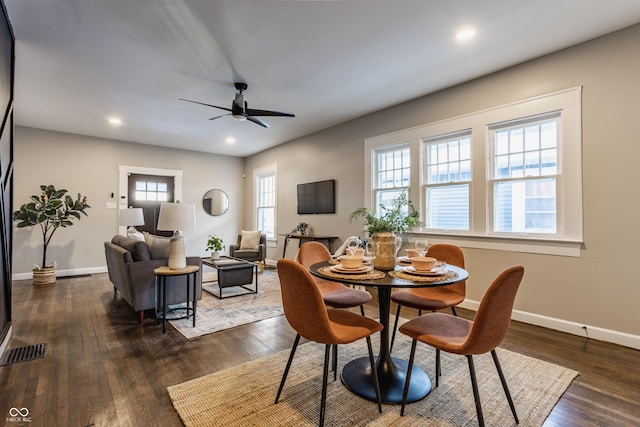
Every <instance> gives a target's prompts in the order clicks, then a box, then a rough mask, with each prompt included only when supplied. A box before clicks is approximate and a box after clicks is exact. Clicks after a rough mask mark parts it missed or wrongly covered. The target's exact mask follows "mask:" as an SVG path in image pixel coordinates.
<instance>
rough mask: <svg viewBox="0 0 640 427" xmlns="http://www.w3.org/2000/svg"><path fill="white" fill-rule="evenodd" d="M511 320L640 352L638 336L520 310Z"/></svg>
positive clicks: (473, 304) (471, 304)
mask: <svg viewBox="0 0 640 427" xmlns="http://www.w3.org/2000/svg"><path fill="white" fill-rule="evenodd" d="M479 305H480V303H479V302H478V301H473V300H469V299H465V300H464V301H463V302H462V304H460V307H462V308H467V309H469V310H473V311H477V310H478V306H479ZM511 318H512V319H513V320H517V321H519V322H523V323H528V324H531V325H536V326H541V327H543V328H549V329H553V330H556V331H560V332H566V333H568V334H572V335H578V336H582V337H588V338H593V339H595V340H599V341H606V342H610V343H613V344H618V345H622V346H625V347H630V348H634V349H636V350H640V336H638V335H632V334H627V333H625V332H619V331H614V330H611V329H604V328H599V327H597V326H591V325H585V324H581V323H576V322H571V321H568V320H563V319H557V318H555V317H548V316H543V315H541V314H535V313H529V312H526V311H521V310H513V312H512V314H511Z"/></svg>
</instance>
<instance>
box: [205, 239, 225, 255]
mask: <svg viewBox="0 0 640 427" xmlns="http://www.w3.org/2000/svg"><path fill="white" fill-rule="evenodd" d="M223 249H224V242H223V241H222V237H218V236H209V240H207V250H208V251H211V259H218V258H220V251H221V250H223Z"/></svg>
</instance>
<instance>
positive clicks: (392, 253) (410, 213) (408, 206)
mask: <svg viewBox="0 0 640 427" xmlns="http://www.w3.org/2000/svg"><path fill="white" fill-rule="evenodd" d="M380 210H381V211H382V213H381V214H380V215H377V214H376V212H375V211H374V210H372V209H368V208H359V209H356V210H355V211H354V212H353V213H351V215H350V216H349V221H350V222H351V221H353V220H354V219H358V218H363V220H364V226H365V227H366V228H367V231H368V234H369V237H370V238H371V240H372V241H373V243H374V244H377V245H376V246H377V253H376V257H375V259H374V261H373V265H374V267H375V268H377V269H380V270H393V269H394V268H395V265H396V253H397V251H398V249H400V244H401V239H400V238H399V237H397V236H396V234H395V233H404V232H405V231H407V230H409V229H411V228H413V227H416V226H418V225H420V213H419V212H418V211H417V210H416V209H415V207H414V206H413V203H412V202H411V200H409V196H408V195H407V193H406V192H404V191H403V192H402V193H400V195H399V196H398V198H397V199H396V200H395V203H394V204H393V206H391V207H389V206H385V205H382V204H381V205H380Z"/></svg>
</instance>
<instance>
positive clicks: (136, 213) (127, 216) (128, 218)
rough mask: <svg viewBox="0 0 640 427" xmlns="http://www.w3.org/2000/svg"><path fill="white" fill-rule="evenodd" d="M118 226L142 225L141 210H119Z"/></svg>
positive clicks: (142, 216)
mask: <svg viewBox="0 0 640 427" xmlns="http://www.w3.org/2000/svg"><path fill="white" fill-rule="evenodd" d="M120 225H132V226H136V225H144V215H143V214H142V208H129V209H120Z"/></svg>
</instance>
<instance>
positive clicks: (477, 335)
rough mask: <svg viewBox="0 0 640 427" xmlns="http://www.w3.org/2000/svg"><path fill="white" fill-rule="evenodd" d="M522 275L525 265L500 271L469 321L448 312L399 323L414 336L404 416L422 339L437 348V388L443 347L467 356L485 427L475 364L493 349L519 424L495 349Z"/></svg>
mask: <svg viewBox="0 0 640 427" xmlns="http://www.w3.org/2000/svg"><path fill="white" fill-rule="evenodd" d="M523 275H524V267H523V266H521V265H517V266H514V267H511V268H508V269H506V270H505V271H503V272H502V273H500V274H499V275H498V276H497V277H496V278H495V279H494V280H493V283H492V284H491V286H490V287H489V289H487V292H486V293H485V294H484V297H483V298H482V301H480V306H479V307H478V312H477V313H476V316H475V318H474V320H467V319H463V318H460V317H457V316H452V315H451V314H446V313H427V314H425V315H424V316H420V317H418V318H416V319H413V320H410V321H408V322H407V323H405V324H404V325H402V326H400V332H402V333H403V334H405V335H408V336H409V337H411V338H412V339H413V341H412V342H411V354H410V356H409V365H408V367H407V377H406V380H405V381H406V382H405V387H404V393H403V398H402V408H401V409H400V415H404V409H405V405H406V403H407V393H408V390H409V387H408V385H409V381H410V380H411V369H412V368H413V358H414V356H415V353H416V342H417V341H420V342H423V343H425V344H428V345H430V346H432V347H435V349H436V387H438V376H439V372H440V350H442V351H446V352H448V353H453V354H460V355H465V356H466V357H467V362H468V364H469V374H470V376H471V388H472V389H473V398H474V400H475V404H476V413H477V415H478V423H479V424H480V426H481V427H483V426H484V418H483V416H482V406H481V405H480V394H479V392H478V383H477V381H476V372H475V368H474V366H473V355H474V354H475V355H478V354H484V353H487V352H491V357H492V358H493V362H494V364H495V365H496V369H497V370H498V375H499V376H500V382H501V383H502V388H503V389H504V394H505V395H506V397H507V401H508V402H509V407H511V412H512V413H513V418H514V419H515V421H516V424H518V423H519V420H518V415H517V414H516V408H515V406H514V405H513V400H512V399H511V394H510V393H509V388H508V387H507V381H506V380H505V378H504V374H503V373H502V368H501V367H500V362H499V361H498V355H497V354H496V350H495V349H496V347H497V346H498V345H500V344H501V343H502V341H503V340H504V338H505V337H506V335H507V330H508V329H509V323H510V321H511V310H512V309H513V302H514V300H515V298H516V293H517V292H518V287H519V286H520V282H521V281H522V276H523Z"/></svg>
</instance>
